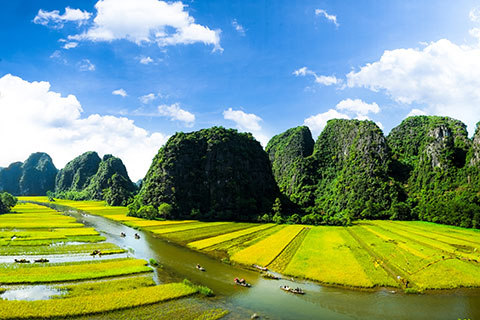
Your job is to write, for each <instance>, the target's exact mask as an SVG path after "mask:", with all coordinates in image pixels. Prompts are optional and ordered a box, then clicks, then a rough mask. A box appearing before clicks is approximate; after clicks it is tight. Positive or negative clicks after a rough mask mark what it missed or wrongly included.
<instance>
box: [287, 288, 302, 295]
mask: <svg viewBox="0 0 480 320" xmlns="http://www.w3.org/2000/svg"><path fill="white" fill-rule="evenodd" d="M290 292H291V293H295V294H305V291H303V290H302V289H300V288H295V289H290Z"/></svg>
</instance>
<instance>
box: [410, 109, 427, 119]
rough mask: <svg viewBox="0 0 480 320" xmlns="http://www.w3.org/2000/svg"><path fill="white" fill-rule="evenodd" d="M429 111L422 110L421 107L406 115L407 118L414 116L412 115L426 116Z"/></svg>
mask: <svg viewBox="0 0 480 320" xmlns="http://www.w3.org/2000/svg"><path fill="white" fill-rule="evenodd" d="M426 115H427V113H426V112H425V111H423V110H420V109H412V110H411V111H410V112H409V113H408V114H407V116H406V118H408V117H412V116H426Z"/></svg>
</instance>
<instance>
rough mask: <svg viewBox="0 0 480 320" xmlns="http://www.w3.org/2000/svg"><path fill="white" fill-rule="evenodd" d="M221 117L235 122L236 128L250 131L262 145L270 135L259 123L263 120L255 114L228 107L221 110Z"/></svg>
mask: <svg viewBox="0 0 480 320" xmlns="http://www.w3.org/2000/svg"><path fill="white" fill-rule="evenodd" d="M223 118H224V119H225V120H232V121H233V122H235V126H236V127H237V129H238V130H240V131H247V132H250V133H251V134H252V135H253V136H254V137H255V139H257V140H258V141H259V142H260V144H261V145H262V146H263V147H265V146H266V145H267V143H268V141H269V140H270V138H271V135H268V134H266V133H265V132H264V130H263V129H262V126H261V125H260V122H262V121H263V120H262V118H260V117H259V116H257V115H256V114H253V113H246V112H243V111H242V110H233V109H232V108H228V109H227V110H224V111H223Z"/></svg>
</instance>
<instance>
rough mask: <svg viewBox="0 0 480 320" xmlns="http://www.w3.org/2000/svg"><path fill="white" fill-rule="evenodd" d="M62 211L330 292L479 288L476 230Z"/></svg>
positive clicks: (92, 208) (83, 205)
mask: <svg viewBox="0 0 480 320" xmlns="http://www.w3.org/2000/svg"><path fill="white" fill-rule="evenodd" d="M59 202H64V200H59ZM64 204H65V205H71V206H73V207H75V208H78V209H81V210H85V211H88V212H90V213H92V214H99V215H103V216H105V217H107V218H109V217H110V218H113V219H114V220H117V221H121V222H122V223H124V224H127V225H129V226H134V227H136V228H139V229H143V230H147V231H150V232H152V233H153V234H155V235H156V236H158V237H161V238H165V239H168V240H171V241H174V242H177V243H180V244H183V245H186V246H187V247H189V248H191V249H194V250H198V251H201V252H204V253H206V254H209V255H213V256H214V257H217V258H222V259H224V258H228V259H229V261H230V262H231V263H236V264H240V265H244V266H247V267H251V266H252V265H253V264H257V265H261V266H266V267H268V268H269V269H271V270H273V271H277V272H281V273H284V274H286V275H289V276H293V277H299V278H305V279H310V280H314V281H317V282H320V283H323V284H328V285H340V286H348V287H361V288H375V287H394V288H402V289H409V291H412V290H413V291H415V290H417V291H424V290H429V289H453V288H462V287H480V237H479V236H480V232H479V231H477V230H470V229H463V228H459V227H450V226H445V225H436V224H433V223H428V222H419V221H360V222H358V223H356V224H355V225H354V226H352V227H326V226H304V225H274V224H258V223H233V222H210V223H207V222H199V221H191V220H189V221H150V220H144V219H139V218H134V219H129V217H126V210H125V209H122V208H108V207H105V204H104V203H102V202H93V201H87V202H75V201H70V202H68V201H65V202H64Z"/></svg>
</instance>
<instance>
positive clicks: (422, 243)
mask: <svg viewBox="0 0 480 320" xmlns="http://www.w3.org/2000/svg"><path fill="white" fill-rule="evenodd" d="M376 226H377V227H379V228H381V229H383V230H387V229H385V228H383V227H382V226H379V225H376ZM400 229H402V230H403V231H404V232H412V233H413V234H416V235H417V236H419V237H424V238H427V239H431V240H434V241H438V242H441V243H444V244H446V245H449V246H452V245H451V244H450V243H447V242H444V241H441V240H437V239H435V238H431V237H428V236H425V235H422V234H419V233H416V232H413V231H410V230H405V229H403V228H400ZM387 231H389V232H391V233H394V234H396V235H398V236H400V237H403V238H405V239H407V240H410V241H414V242H417V243H419V244H421V245H422V246H425V247H428V248H430V249H433V250H438V251H440V252H442V253H443V254H444V255H445V256H448V258H447V259H441V260H438V261H436V262H440V261H442V260H449V259H458V260H460V261H463V262H468V263H471V264H473V265H476V266H478V261H476V260H472V259H468V258H464V257H461V256H458V255H457V254H456V253H455V251H454V252H450V251H447V250H444V249H441V248H438V247H435V246H433V245H431V244H428V243H425V242H422V241H419V240H416V239H413V238H410V237H408V236H405V235H402V234H399V233H397V232H395V231H393V230H387ZM430 265H432V263H430V264H428V266H430ZM423 269H425V268H421V269H419V270H417V271H415V272H418V271H420V270H423ZM412 274H413V273H412Z"/></svg>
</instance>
